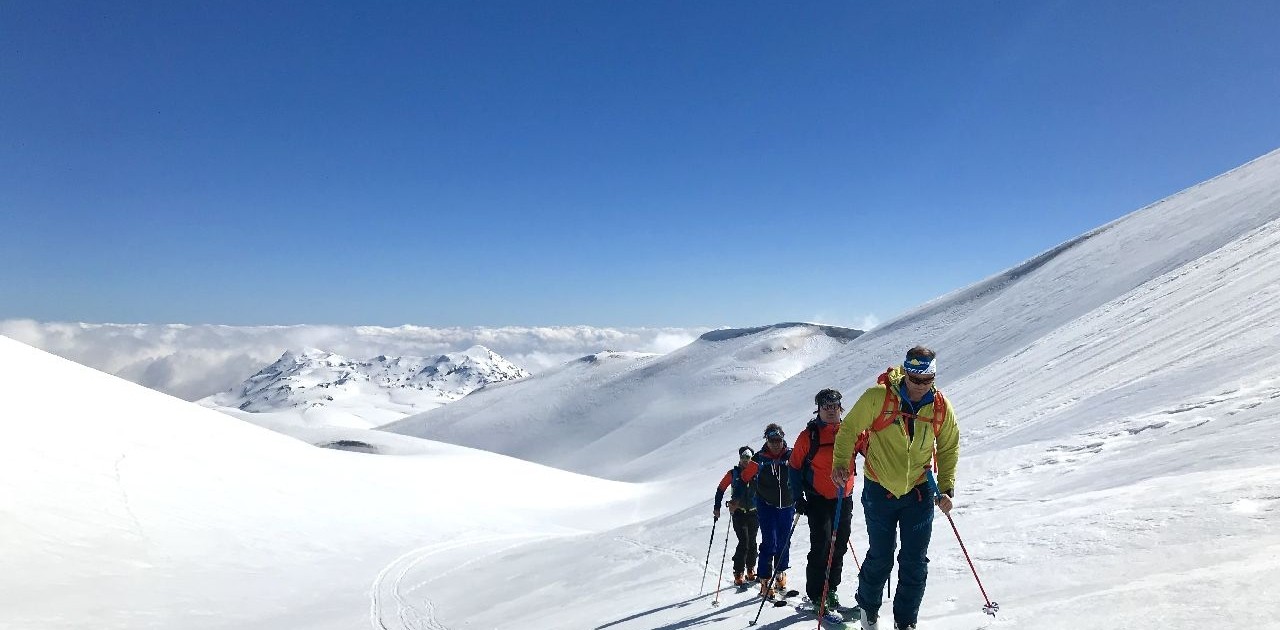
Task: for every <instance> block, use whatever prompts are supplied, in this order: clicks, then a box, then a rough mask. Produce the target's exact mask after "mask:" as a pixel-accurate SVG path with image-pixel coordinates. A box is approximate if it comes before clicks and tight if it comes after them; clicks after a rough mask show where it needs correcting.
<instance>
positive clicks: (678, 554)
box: [613, 536, 702, 566]
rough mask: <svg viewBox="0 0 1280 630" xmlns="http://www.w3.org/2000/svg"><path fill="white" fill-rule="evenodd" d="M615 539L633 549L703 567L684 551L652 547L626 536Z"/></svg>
mask: <svg viewBox="0 0 1280 630" xmlns="http://www.w3.org/2000/svg"><path fill="white" fill-rule="evenodd" d="M613 539H614V540H616V541H618V542H622V543H626V544H628V545H631V546H633V547H638V548H640V549H642V550H644V551H650V552H653V553H656V554H661V555H664V556H667V557H669V558H674V559H675V560H676V561H678V562H681V563H684V564H690V565H696V566H701V565H702V563H701V562H699V561H698V559H697V558H694V557H693V556H691V555H689V554H687V553H685V552H683V551H680V550H679V549H672V548H670V547H659V546H657V545H651V544H649V543H646V542H641V541H639V540H636V539H634V538H628V537H626V536H615V537H614V538H613Z"/></svg>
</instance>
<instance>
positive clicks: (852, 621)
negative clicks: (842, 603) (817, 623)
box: [796, 597, 861, 630]
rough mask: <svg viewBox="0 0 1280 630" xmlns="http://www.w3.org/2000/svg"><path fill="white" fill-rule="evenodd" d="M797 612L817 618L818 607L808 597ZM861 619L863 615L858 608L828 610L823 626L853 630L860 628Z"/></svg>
mask: <svg viewBox="0 0 1280 630" xmlns="http://www.w3.org/2000/svg"><path fill="white" fill-rule="evenodd" d="M796 612H798V613H801V614H804V615H808V616H810V617H817V616H818V607H817V606H815V605H814V604H813V602H812V601H810V600H809V598H807V597H806V598H805V600H804V601H803V602H801V603H800V604H798V605H797V606H796ZM859 617H861V614H860V611H859V610H858V609H857V608H840V609H837V610H828V611H826V612H825V613H824V614H823V615H822V626H823V627H824V628H830V629H831V630H845V629H850V630H851V629H853V628H857V627H858V619H859Z"/></svg>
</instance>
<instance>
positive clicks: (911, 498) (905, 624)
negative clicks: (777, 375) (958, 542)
mask: <svg viewBox="0 0 1280 630" xmlns="http://www.w3.org/2000/svg"><path fill="white" fill-rule="evenodd" d="M937 371H938V361H937V355H936V353H934V351H933V350H930V349H929V348H926V347H924V346H916V347H914V348H912V349H910V350H908V351H907V356H906V359H905V360H904V361H903V363H902V366H901V367H891V368H889V370H887V371H886V372H885V373H884V374H882V375H881V376H880V379H879V382H878V383H877V384H876V385H875V386H874V387H871V388H870V389H867V390H866V391H865V392H863V394H862V396H860V397H859V398H858V401H857V402H855V403H854V404H853V408H852V409H851V410H850V411H849V413H848V414H847V415H846V416H845V418H844V421H843V422H842V423H841V424H840V429H839V431H838V432H837V433H836V439H835V447H834V449H833V455H832V457H833V461H832V469H831V480H832V482H833V483H834V484H835V485H836V486H841V485H843V484H844V483H845V482H847V481H848V480H849V478H850V477H851V476H852V475H853V471H852V466H851V465H850V464H851V458H852V457H853V456H854V453H855V451H857V450H858V446H859V442H861V443H862V444H864V445H865V448H866V452H865V453H864V459H863V477H864V480H865V482H864V484H863V487H862V513H863V517H864V518H865V520H866V523H867V538H868V549H867V554H866V557H865V558H864V559H863V561H862V570H861V571H860V572H859V573H858V591H857V594H856V595H855V597H854V598H855V599H856V600H857V604H858V608H860V609H861V610H860V613H861V617H862V627H863V629H864V630H880V624H879V616H880V615H879V613H880V604H881V597H880V596H881V593H883V592H884V585H885V582H887V581H888V580H889V573H890V571H891V570H892V569H893V550H894V547H895V545H896V544H897V543H898V541H897V540H896V539H897V538H898V532H899V531H901V550H900V551H899V552H898V588H897V594H896V596H895V597H894V599H893V621H894V625H893V628H894V629H895V630H915V627H916V621H917V617H918V616H919V612H920V602H921V600H922V599H923V598H924V590H925V580H926V578H927V577H928V570H929V558H928V555H927V554H928V551H929V538H930V536H931V534H932V531H933V509H934V506H935V505H937V507H938V508H939V509H941V510H942V511H943V513H949V512H950V511H951V497H952V496H954V494H955V482H956V462H957V460H958V459H959V456H960V430H959V428H958V427H957V424H956V418H955V410H954V409H953V408H952V407H951V405H950V404H949V403H948V401H947V400H946V398H945V397H944V396H943V395H942V392H940V391H938V390H937V389H936V388H935V387H934V379H935V378H937ZM860 437H861V438H862V439H861V440H860V439H859V438H860ZM935 466H936V468H937V471H936V472H937V484H936V486H935V485H934V484H933V483H932V477H933V472H934V468H935Z"/></svg>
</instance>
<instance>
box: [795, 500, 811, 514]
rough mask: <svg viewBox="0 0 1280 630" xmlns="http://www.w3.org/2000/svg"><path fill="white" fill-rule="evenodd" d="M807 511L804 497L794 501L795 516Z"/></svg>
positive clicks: (807, 503) (807, 506)
mask: <svg viewBox="0 0 1280 630" xmlns="http://www.w3.org/2000/svg"><path fill="white" fill-rule="evenodd" d="M808 511H809V502H808V501H806V500H805V498H804V497H800V498H799V499H796V514H804V513H806V512H808Z"/></svg>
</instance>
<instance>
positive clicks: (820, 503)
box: [790, 389, 857, 612]
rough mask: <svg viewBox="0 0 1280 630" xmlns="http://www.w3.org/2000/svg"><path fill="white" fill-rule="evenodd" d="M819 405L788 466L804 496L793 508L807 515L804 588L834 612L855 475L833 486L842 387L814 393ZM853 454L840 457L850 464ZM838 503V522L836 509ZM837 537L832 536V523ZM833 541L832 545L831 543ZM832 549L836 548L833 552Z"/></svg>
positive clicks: (819, 605) (818, 605) (818, 603)
mask: <svg viewBox="0 0 1280 630" xmlns="http://www.w3.org/2000/svg"><path fill="white" fill-rule="evenodd" d="M813 400H814V403H815V404H816V405H817V406H818V409H817V411H816V412H815V413H816V415H815V417H814V418H813V419H812V420H810V421H809V424H808V426H806V427H805V430H804V432H803V433H801V434H799V435H797V436H796V441H795V444H794V445H793V446H792V447H791V460H790V464H791V468H793V469H794V470H795V471H796V474H797V475H799V476H800V479H801V483H802V487H803V489H804V496H803V497H802V498H800V499H798V500H797V501H796V509H797V511H798V512H799V513H801V514H804V515H805V516H806V517H807V518H808V519H809V555H808V557H807V564H806V566H805V592H806V594H807V595H808V596H809V601H810V602H813V605H814V607H815V610H825V611H830V612H836V611H839V609H840V597H839V595H837V594H836V589H837V588H838V587H839V586H840V581H841V580H840V577H841V570H842V569H843V568H844V548H845V546H846V545H848V544H849V530H850V527H851V522H852V518H853V501H852V500H851V499H850V496H851V495H852V494H853V485H854V477H853V476H852V475H850V476H849V477H848V479H847V481H846V482H845V483H844V484H842V485H840V486H837V485H836V484H835V483H833V482H832V480H831V468H832V466H831V464H832V448H833V447H834V446H835V441H836V433H837V432H838V431H839V430H840V424H841V414H842V413H843V411H844V406H843V404H842V402H841V395H840V392H839V391H837V390H834V389H824V390H822V391H820V392H818V393H817V395H815V396H814V398H813ZM856 456H857V455H856V453H850V454H849V455H848V457H847V458H846V459H844V460H843V463H844V464H845V466H844V467H845V468H846V469H852V467H853V461H854V457H856ZM837 506H838V507H839V525H838V526H837V525H836V522H837V517H836V510H837ZM833 527H835V530H836V531H835V538H834V541H833V540H832V535H831V534H832V531H831V530H832V528H833ZM833 545H834V548H833ZM833 549H834V552H833Z"/></svg>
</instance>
